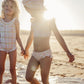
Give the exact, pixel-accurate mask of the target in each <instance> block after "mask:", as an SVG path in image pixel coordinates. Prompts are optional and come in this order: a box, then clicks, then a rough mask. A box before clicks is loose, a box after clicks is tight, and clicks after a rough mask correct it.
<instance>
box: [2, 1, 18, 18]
mask: <svg viewBox="0 0 84 84" xmlns="http://www.w3.org/2000/svg"><path fill="white" fill-rule="evenodd" d="M8 2H11V3H12V5H15V13H14V15H13V18H15V17H16V18H18V16H19V7H18V4H17V1H16V0H3V2H2V15H1V16H2V17H3V18H4V6H5V4H6V3H8Z"/></svg>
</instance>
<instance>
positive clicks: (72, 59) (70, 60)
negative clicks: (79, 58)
mask: <svg viewBox="0 0 84 84" xmlns="http://www.w3.org/2000/svg"><path fill="white" fill-rule="evenodd" d="M67 56H68V58H69V62H73V61H74V60H75V58H74V55H72V54H71V53H70V52H67Z"/></svg>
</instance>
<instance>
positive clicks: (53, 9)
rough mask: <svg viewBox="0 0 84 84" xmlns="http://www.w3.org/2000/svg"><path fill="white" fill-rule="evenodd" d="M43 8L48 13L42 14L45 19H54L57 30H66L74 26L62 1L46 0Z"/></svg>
mask: <svg viewBox="0 0 84 84" xmlns="http://www.w3.org/2000/svg"><path fill="white" fill-rule="evenodd" d="M45 7H46V8H47V9H48V11H47V12H46V13H45V14H44V17H45V18H46V19H50V18H52V17H54V18H55V19H56V25H57V26H58V28H59V29H61V30H63V29H65V27H66V29H68V27H71V25H73V24H74V20H73V17H72V15H71V13H70V10H69V8H68V7H66V6H65V5H64V4H63V2H62V1H59V0H46V1H45Z"/></svg>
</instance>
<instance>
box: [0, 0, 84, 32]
mask: <svg viewBox="0 0 84 84" xmlns="http://www.w3.org/2000/svg"><path fill="white" fill-rule="evenodd" d="M1 2H2V0H0V11H1ZM18 4H19V8H20V16H19V20H20V29H22V30H30V26H31V23H30V18H31V16H30V15H29V14H28V13H27V11H26V10H25V9H24V7H23V4H22V0H18ZM44 5H45V7H46V8H47V9H48V11H49V14H50V15H51V16H54V18H55V19H56V25H57V28H58V29H59V30H84V0H45V3H44ZM0 14H1V12H0Z"/></svg>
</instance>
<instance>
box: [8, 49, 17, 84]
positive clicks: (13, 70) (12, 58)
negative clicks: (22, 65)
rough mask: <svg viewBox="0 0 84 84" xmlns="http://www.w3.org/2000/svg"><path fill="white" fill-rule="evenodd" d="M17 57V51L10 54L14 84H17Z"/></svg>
mask: <svg viewBox="0 0 84 84" xmlns="http://www.w3.org/2000/svg"><path fill="white" fill-rule="evenodd" d="M16 57H17V53H16V50H14V51H12V52H9V59H10V73H11V76H12V84H16V69H15V67H16Z"/></svg>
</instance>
